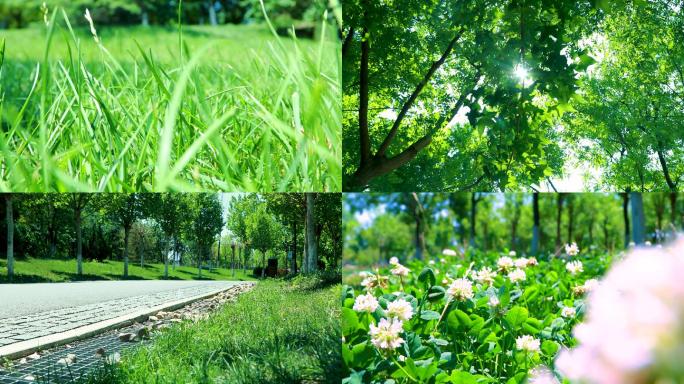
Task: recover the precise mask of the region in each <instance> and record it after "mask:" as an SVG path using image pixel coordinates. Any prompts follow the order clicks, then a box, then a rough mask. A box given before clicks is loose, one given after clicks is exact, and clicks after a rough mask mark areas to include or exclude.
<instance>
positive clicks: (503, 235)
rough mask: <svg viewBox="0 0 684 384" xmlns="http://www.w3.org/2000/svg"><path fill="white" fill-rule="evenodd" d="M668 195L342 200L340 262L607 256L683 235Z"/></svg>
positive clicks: (681, 211)
mask: <svg viewBox="0 0 684 384" xmlns="http://www.w3.org/2000/svg"><path fill="white" fill-rule="evenodd" d="M678 197H680V195H677V194H671V193H647V194H641V193H635V192H632V193H620V194H614V193H610V194H597V193H591V194H564V193H559V194H546V193H542V194H540V193H534V194H495V193H454V194H431V193H420V194H416V193H398V194H386V195H379V194H348V195H346V199H345V210H344V226H345V250H344V258H345V260H354V261H356V262H359V263H363V264H371V263H377V262H381V263H382V262H386V260H388V259H389V257H391V256H399V257H405V258H407V257H413V258H418V259H422V258H424V257H425V255H426V254H428V255H438V254H440V253H441V251H442V249H444V248H454V247H457V248H459V249H461V250H465V249H467V248H477V249H481V250H497V251H505V250H515V251H516V252H518V253H526V254H530V255H536V256H539V255H546V254H549V253H551V254H557V253H559V252H561V251H562V247H563V245H564V244H566V243H572V242H575V243H577V244H578V245H579V246H580V248H582V249H584V250H588V249H597V250H599V251H601V252H605V251H608V252H612V251H615V250H617V249H622V248H624V247H628V246H629V244H630V243H631V242H634V243H636V244H643V243H644V242H646V241H650V242H652V243H658V242H661V241H664V240H665V239H666V238H668V237H670V236H671V234H672V233H674V232H675V231H677V230H682V229H684V204H682V201H681V199H679V198H678Z"/></svg>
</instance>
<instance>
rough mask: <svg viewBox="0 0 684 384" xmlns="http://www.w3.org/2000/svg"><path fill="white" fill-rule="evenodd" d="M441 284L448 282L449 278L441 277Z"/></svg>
mask: <svg viewBox="0 0 684 384" xmlns="http://www.w3.org/2000/svg"><path fill="white" fill-rule="evenodd" d="M442 284H444V285H447V284H449V279H447V278H446V277H445V278H443V279H442Z"/></svg>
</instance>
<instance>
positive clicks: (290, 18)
mask: <svg viewBox="0 0 684 384" xmlns="http://www.w3.org/2000/svg"><path fill="white" fill-rule="evenodd" d="M43 3H45V4H46V5H47V7H48V9H49V10H50V11H52V10H54V9H55V8H56V7H60V8H63V9H64V10H65V11H66V13H67V15H69V17H70V19H71V21H72V22H75V23H77V24H82V23H85V19H84V18H83V17H82V16H83V14H84V13H85V10H86V8H87V9H89V10H90V12H91V14H92V15H93V20H94V21H95V23H96V24H99V25H134V24H141V25H169V24H174V23H176V22H177V20H178V7H179V1H178V0H45V1H43V0H2V1H0V29H5V28H25V27H28V26H30V25H31V24H32V23H40V22H42V21H43V17H44V13H43V11H42V5H43ZM328 6H329V5H328V2H327V0H265V1H264V7H265V8H266V12H267V13H268V15H269V17H270V18H271V19H273V20H276V21H278V24H281V25H282V24H283V23H289V24H293V23H295V24H296V23H298V22H302V21H307V22H312V21H316V20H320V19H321V18H322V17H323V14H324V12H325V10H326V8H327V7H328ZM182 18H183V23H186V24H210V25H220V24H227V23H234V24H240V23H251V22H258V21H263V19H264V15H263V12H262V10H261V5H260V3H259V0H183V4H182Z"/></svg>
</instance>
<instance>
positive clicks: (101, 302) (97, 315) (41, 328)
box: [0, 281, 240, 347]
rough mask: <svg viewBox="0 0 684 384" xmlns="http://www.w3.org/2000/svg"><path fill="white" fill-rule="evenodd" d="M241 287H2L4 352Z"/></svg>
mask: <svg viewBox="0 0 684 384" xmlns="http://www.w3.org/2000/svg"><path fill="white" fill-rule="evenodd" d="M236 284H240V282H236V281H111V282H110V281H97V282H78V283H52V284H50V283H45V284H42V283H41V284H13V285H0V347H3V346H7V345H11V344H15V343H19V342H22V341H27V340H32V339H37V338H41V337H44V336H49V335H53V334H56V333H62V332H66V331H69V330H72V329H75V328H79V327H83V326H86V325H91V324H95V323H100V322H102V321H105V320H109V319H113V318H117V317H119V316H124V315H130V314H132V313H135V312H137V311H141V310H147V309H151V308H153V307H157V306H159V305H164V304H167V303H172V302H177V301H182V300H186V299H190V298H193V297H197V296H200V295H206V294H211V293H213V292H218V291H220V290H224V289H227V288H229V287H231V286H234V285H236Z"/></svg>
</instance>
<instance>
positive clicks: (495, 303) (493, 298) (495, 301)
mask: <svg viewBox="0 0 684 384" xmlns="http://www.w3.org/2000/svg"><path fill="white" fill-rule="evenodd" d="M500 303H501V302H500V301H499V298H498V297H496V295H492V296H489V301H488V302H487V304H489V306H490V307H492V308H493V307H497V306H499V304H500Z"/></svg>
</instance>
